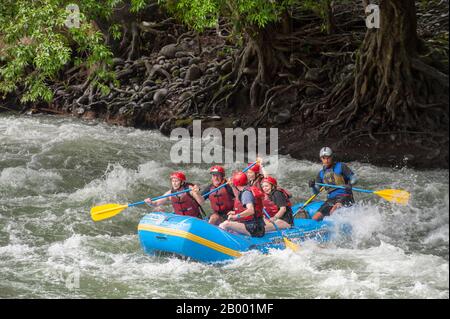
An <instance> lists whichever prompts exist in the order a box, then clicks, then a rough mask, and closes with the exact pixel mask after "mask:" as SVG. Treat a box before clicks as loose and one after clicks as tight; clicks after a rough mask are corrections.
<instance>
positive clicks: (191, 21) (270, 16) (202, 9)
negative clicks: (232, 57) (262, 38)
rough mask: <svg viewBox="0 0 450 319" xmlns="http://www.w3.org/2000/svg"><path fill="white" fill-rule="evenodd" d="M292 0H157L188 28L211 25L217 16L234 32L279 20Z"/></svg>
mask: <svg viewBox="0 0 450 319" xmlns="http://www.w3.org/2000/svg"><path fill="white" fill-rule="evenodd" d="M295 2H296V1H295V0H228V1H223V0H159V3H160V4H163V5H164V6H165V7H166V8H167V9H168V10H169V11H170V12H171V13H173V14H174V15H175V16H176V17H177V18H179V19H180V20H181V21H182V22H183V23H185V24H187V25H188V26H189V27H191V28H192V29H195V30H197V31H200V32H201V31H203V30H205V29H207V28H211V27H215V26H216V25H217V23H218V19H219V18H225V19H227V20H230V21H231V22H232V23H233V26H234V27H235V29H236V30H237V31H238V32H246V31H248V29H254V28H259V29H262V28H264V27H266V26H267V25H268V24H270V23H272V22H277V21H279V20H280V18H281V15H282V13H283V12H284V11H285V10H286V9H288V8H289V7H290V6H291V5H292V4H293V3H295Z"/></svg>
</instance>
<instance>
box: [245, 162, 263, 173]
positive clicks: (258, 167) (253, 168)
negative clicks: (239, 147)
mask: <svg viewBox="0 0 450 319" xmlns="http://www.w3.org/2000/svg"><path fill="white" fill-rule="evenodd" d="M252 164H253V163H250V164H248V166H250V165H252ZM248 166H247V167H248ZM249 170H251V171H253V172H255V173H259V172H260V171H261V165H259V163H256V164H255V165H253V166H252V167H250V168H249Z"/></svg>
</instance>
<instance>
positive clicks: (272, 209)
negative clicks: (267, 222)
mask: <svg viewBox="0 0 450 319" xmlns="http://www.w3.org/2000/svg"><path fill="white" fill-rule="evenodd" d="M277 190H278V191H280V192H281V193H282V194H283V195H284V196H285V197H286V202H287V206H288V207H291V206H292V203H291V201H290V199H289V198H290V197H291V194H290V193H289V192H288V191H287V190H285V189H283V188H280V187H278V188H277V189H275V190H274V192H275V191H277ZM272 194H273V192H272ZM270 195H271V194H264V200H263V205H264V208H265V209H266V211H267V213H268V214H269V216H270V217H273V216H275V214H276V213H278V211H279V210H280V207H278V206H277V204H275V203H274V202H273V201H271V200H270ZM286 209H287V207H286Z"/></svg>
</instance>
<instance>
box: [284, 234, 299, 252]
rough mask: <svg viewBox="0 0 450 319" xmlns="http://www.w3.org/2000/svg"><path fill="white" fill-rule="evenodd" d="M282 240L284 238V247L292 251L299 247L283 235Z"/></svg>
mask: <svg viewBox="0 0 450 319" xmlns="http://www.w3.org/2000/svg"><path fill="white" fill-rule="evenodd" d="M283 240H284V244H285V245H286V247H288V248H290V249H291V250H293V251H298V249H299V247H298V245H296V244H294V243H293V242H291V241H290V240H289V239H287V238H286V237H283Z"/></svg>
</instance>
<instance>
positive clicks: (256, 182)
mask: <svg viewBox="0 0 450 319" xmlns="http://www.w3.org/2000/svg"><path fill="white" fill-rule="evenodd" d="M250 165H251V164H249V166H250ZM247 178H248V185H250V186H256V187H258V188H259V189H260V190H262V188H261V181H262V179H263V178H264V172H263V167H262V166H261V164H259V163H256V164H255V165H253V166H252V167H251V168H250V169H249V170H248V171H247Z"/></svg>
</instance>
